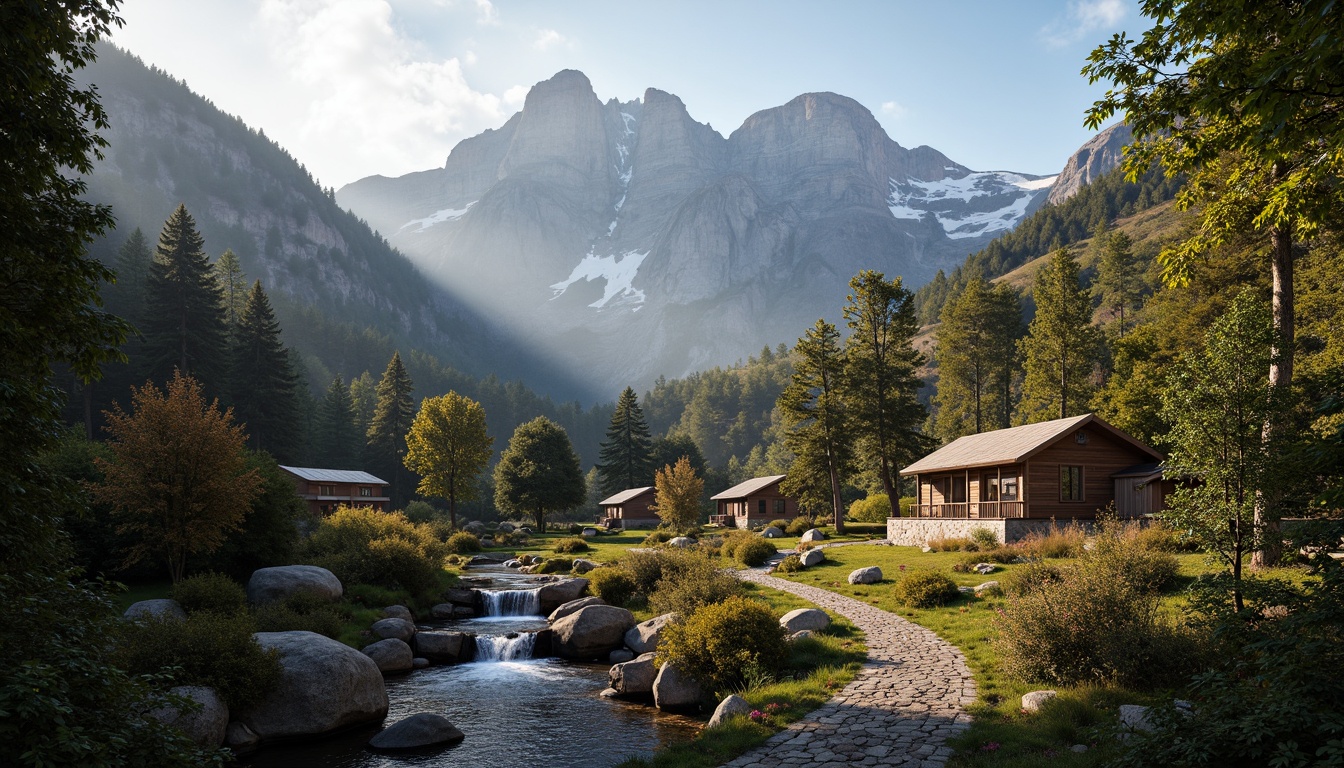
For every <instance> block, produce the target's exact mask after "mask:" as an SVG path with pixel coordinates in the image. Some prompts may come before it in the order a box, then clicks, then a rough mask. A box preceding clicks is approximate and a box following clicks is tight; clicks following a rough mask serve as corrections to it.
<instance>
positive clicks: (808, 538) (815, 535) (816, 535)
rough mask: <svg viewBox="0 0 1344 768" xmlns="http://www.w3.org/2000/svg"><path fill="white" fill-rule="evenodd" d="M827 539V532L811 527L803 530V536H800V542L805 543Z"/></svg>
mask: <svg viewBox="0 0 1344 768" xmlns="http://www.w3.org/2000/svg"><path fill="white" fill-rule="evenodd" d="M825 540H826V534H824V533H822V532H821V531H820V530H819V529H817V528H809V529H807V530H806V531H803V535H802V536H799V537H798V543H799V544H804V543H807V542H813V541H825Z"/></svg>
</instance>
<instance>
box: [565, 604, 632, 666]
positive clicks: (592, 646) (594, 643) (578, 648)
mask: <svg viewBox="0 0 1344 768" xmlns="http://www.w3.org/2000/svg"><path fill="white" fill-rule="evenodd" d="M634 625H635V617H634V614H632V613H630V612H629V611H627V610H626V609H624V608H617V607H616V606H614V605H590V606H587V607H584V608H580V609H579V610H577V611H575V612H574V613H571V614H569V615H568V616H565V617H564V618H562V619H560V620H559V621H557V622H555V623H554V624H552V625H551V630H552V631H553V632H554V633H555V640H554V648H555V653H556V655H557V656H559V657H561V658H564V659H605V658H606V657H607V654H609V653H611V652H612V651H614V650H616V649H617V648H620V647H621V646H622V645H623V644H624V642H625V633H626V631H627V630H629V629H630V628H631V627H633V626H634Z"/></svg>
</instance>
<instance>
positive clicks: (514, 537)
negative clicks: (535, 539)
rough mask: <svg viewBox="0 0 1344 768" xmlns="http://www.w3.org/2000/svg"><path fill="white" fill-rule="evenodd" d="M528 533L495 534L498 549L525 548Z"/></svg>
mask: <svg viewBox="0 0 1344 768" xmlns="http://www.w3.org/2000/svg"><path fill="white" fill-rule="evenodd" d="M529 538H530V537H529V536H528V535H527V531H517V530H515V531H509V532H508V533H503V532H496V533H495V546H496V547H525V546H527V542H528V539H529Z"/></svg>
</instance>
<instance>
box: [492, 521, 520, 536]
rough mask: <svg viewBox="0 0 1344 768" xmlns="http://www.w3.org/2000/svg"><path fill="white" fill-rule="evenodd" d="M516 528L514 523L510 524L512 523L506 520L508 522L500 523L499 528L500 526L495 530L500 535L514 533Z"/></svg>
mask: <svg viewBox="0 0 1344 768" xmlns="http://www.w3.org/2000/svg"><path fill="white" fill-rule="evenodd" d="M515 527H516V526H514V524H513V523H510V522H508V521H507V520H506V521H504V522H502V523H500V524H499V526H498V527H497V528H496V529H495V530H497V531H499V532H500V533H513V529H514V528H515Z"/></svg>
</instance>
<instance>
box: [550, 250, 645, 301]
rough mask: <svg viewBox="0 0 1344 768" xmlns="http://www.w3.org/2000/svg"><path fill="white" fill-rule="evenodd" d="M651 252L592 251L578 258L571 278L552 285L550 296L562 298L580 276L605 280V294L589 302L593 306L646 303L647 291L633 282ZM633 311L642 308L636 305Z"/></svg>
mask: <svg viewBox="0 0 1344 768" xmlns="http://www.w3.org/2000/svg"><path fill="white" fill-rule="evenodd" d="M648 255H649V252H648V251H644V252H642V253H641V252H639V251H626V252H625V253H622V254H619V255H617V254H611V255H609V256H598V255H597V254H596V253H594V252H592V251H589V252H588V255H587V256H584V257H583V259H582V260H581V261H580V262H579V264H578V266H576V267H574V270H573V271H572V272H570V273H569V278H568V279H566V280H563V281H561V282H559V283H555V284H554V285H552V286H551V290H552V291H554V292H555V294H554V295H553V296H551V300H552V301H554V300H555V299H558V298H560V296H562V295H564V293H565V290H566V289H567V288H569V286H571V285H573V284H575V283H577V282H579V281H580V280H584V281H591V280H605V281H606V287H605V288H604V289H603V291H602V298H600V299H598V300H597V301H594V302H593V303H592V304H589V305H588V306H590V307H592V308H593V309H603V308H604V307H607V306H608V305H610V306H613V307H616V306H625V305H631V304H634V305H639V304H643V303H644V292H643V291H641V290H638V289H637V288H635V287H634V286H633V283H634V281H635V275H636V274H637V273H638V272H639V265H640V264H643V263H644V259H645V258H646V257H648ZM634 311H639V307H638V306H635V308H634Z"/></svg>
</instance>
